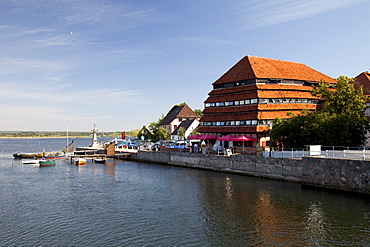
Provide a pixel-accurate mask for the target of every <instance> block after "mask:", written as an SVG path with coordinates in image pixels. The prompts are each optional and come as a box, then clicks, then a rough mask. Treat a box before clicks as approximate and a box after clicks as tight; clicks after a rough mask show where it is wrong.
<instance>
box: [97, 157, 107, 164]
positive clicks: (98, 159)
mask: <svg viewBox="0 0 370 247" xmlns="http://www.w3.org/2000/svg"><path fill="white" fill-rule="evenodd" d="M94 162H96V163H105V162H107V160H106V159H104V158H96V159H94Z"/></svg>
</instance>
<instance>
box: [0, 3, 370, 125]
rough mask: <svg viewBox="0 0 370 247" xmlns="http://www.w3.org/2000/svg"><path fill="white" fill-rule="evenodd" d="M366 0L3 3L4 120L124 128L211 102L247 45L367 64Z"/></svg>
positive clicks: (337, 64) (264, 53)
mask: <svg viewBox="0 0 370 247" xmlns="http://www.w3.org/2000/svg"><path fill="white" fill-rule="evenodd" d="M369 9H370V1H366V0H320V1H319V0H311V1H306V0H266V1H260V0H244V1H242V0H200V1H199V0H198V1H194V0H187V1H174V0H158V1H152V0H151V1H149V0H141V1H133V0H7V1H0V31H1V36H0V65H1V66H0V116H1V117H0V130H2V131H8V130H48V131H52V130H66V128H67V125H68V128H69V130H70V131H90V130H91V129H92V127H93V125H94V124H96V126H97V129H98V130H99V131H123V130H128V131H129V130H131V129H136V128H141V127H142V126H143V125H147V124H149V123H150V122H154V121H157V120H158V118H160V117H161V115H162V114H166V113H167V111H168V110H169V109H170V108H171V107H172V106H173V105H175V104H179V103H182V102H187V103H188V104H189V106H190V107H191V108H192V109H203V101H204V100H205V99H206V98H207V96H208V93H209V92H210V91H211V90H212V83H213V82H214V81H215V80H217V79H218V78H219V77H220V76H222V74H224V73H225V72H226V71H227V70H228V69H229V68H231V67H232V66H233V65H234V64H235V63H237V62H238V61H239V60H240V59H241V58H243V57H244V56H245V55H254V56H261V57H268V58H275V59H282V60H287V61H294V62H300V63H304V64H306V65H308V66H310V67H312V68H314V69H316V70H318V71H320V72H322V73H324V74H326V75H328V76H331V77H334V78H336V77H338V76H340V75H346V76H349V77H355V76H356V75H358V74H359V73H361V72H363V71H367V70H369V68H370V61H369V57H370V54H369V53H370V52H369V50H370V49H369V36H370V32H369V24H370V15H369V14H368V11H369Z"/></svg>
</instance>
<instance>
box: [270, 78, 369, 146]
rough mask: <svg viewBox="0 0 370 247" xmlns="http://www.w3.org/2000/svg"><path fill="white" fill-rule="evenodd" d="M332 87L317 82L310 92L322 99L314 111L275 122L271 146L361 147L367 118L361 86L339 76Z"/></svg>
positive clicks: (367, 122)
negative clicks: (319, 107)
mask: <svg viewBox="0 0 370 247" xmlns="http://www.w3.org/2000/svg"><path fill="white" fill-rule="evenodd" d="M337 81H338V84H337V85H336V86H335V88H330V87H329V85H328V84H325V83H320V84H319V86H318V87H314V88H313V90H312V92H311V93H312V95H313V96H316V97H319V98H321V99H323V100H324V103H323V105H322V108H321V109H319V110H318V111H316V112H304V113H302V115H298V116H293V117H292V118H290V119H287V120H285V121H275V123H274V125H273V127H272V131H271V139H272V140H273V143H274V145H275V146H279V147H291V148H295V147H299V148H302V147H304V145H315V144H319V145H323V146H362V145H363V144H364V142H365V140H366V132H367V131H369V130H370V125H369V121H368V120H367V119H366V118H365V117H364V110H365V109H366V101H367V99H368V97H367V96H364V95H363V92H362V88H359V89H357V90H356V89H355V88H354V84H353V83H352V82H353V79H350V78H348V77H344V76H341V77H339V78H338V79H337Z"/></svg>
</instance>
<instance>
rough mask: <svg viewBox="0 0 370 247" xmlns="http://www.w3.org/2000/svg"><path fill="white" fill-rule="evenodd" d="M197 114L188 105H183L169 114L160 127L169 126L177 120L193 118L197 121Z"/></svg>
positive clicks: (176, 107) (174, 108)
mask: <svg viewBox="0 0 370 247" xmlns="http://www.w3.org/2000/svg"><path fill="white" fill-rule="evenodd" d="M196 117H197V114H195V113H194V111H193V110H192V109H191V108H190V107H189V106H188V105H186V104H185V105H181V106H175V107H173V108H172V109H171V110H170V112H169V113H167V115H166V117H165V118H164V119H163V120H162V121H161V122H160V124H159V125H168V124H170V123H171V122H172V121H173V120H174V119H175V118H192V119H195V118H196Z"/></svg>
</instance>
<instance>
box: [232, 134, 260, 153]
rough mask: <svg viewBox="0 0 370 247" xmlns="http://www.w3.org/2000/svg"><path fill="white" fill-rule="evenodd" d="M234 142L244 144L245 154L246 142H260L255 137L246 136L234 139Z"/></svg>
mask: <svg viewBox="0 0 370 247" xmlns="http://www.w3.org/2000/svg"><path fill="white" fill-rule="evenodd" d="M233 141H236V142H243V152H244V142H248V141H258V139H257V138H254V137H251V136H245V135H242V136H237V137H235V138H234V140H233Z"/></svg>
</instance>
